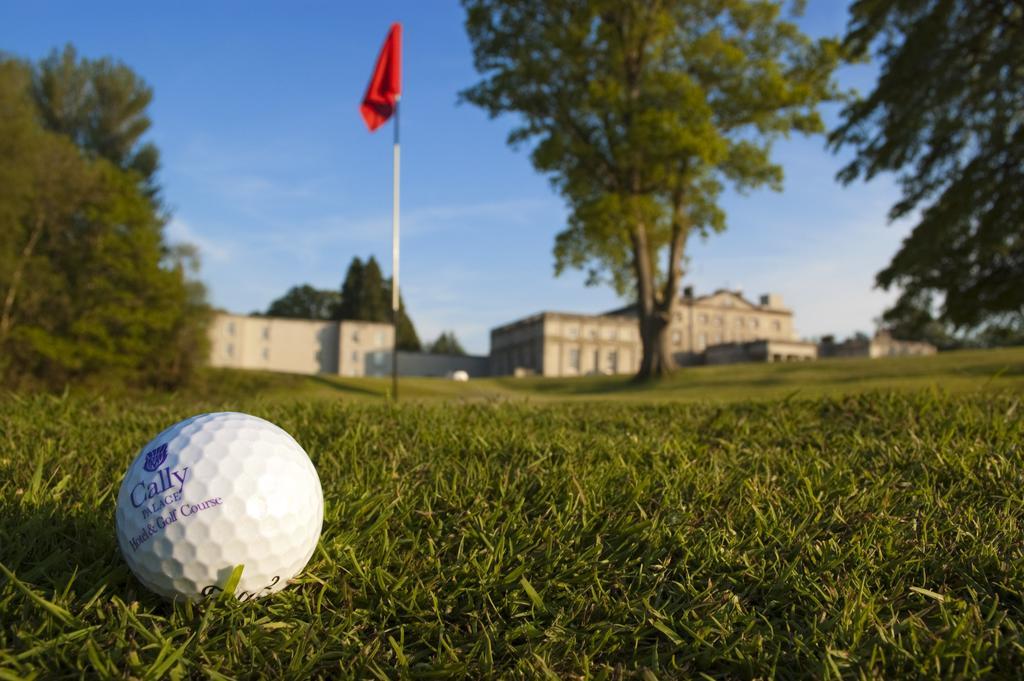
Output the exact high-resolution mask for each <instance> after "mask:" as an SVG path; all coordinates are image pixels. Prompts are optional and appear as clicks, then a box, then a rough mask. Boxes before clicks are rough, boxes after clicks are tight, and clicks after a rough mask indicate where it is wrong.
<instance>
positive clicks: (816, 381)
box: [187, 347, 1024, 404]
mask: <svg viewBox="0 0 1024 681" xmlns="http://www.w3.org/2000/svg"><path fill="white" fill-rule="evenodd" d="M390 388H391V380H390V379H384V378H347V377H344V378H343V377H339V376H298V375H289V374H275V373H270V372H260V371H233V370H210V371H208V372H206V373H205V374H204V376H203V380H202V381H201V382H200V385H198V386H196V387H194V388H193V389H191V390H190V392H189V395H188V396H187V398H188V399H193V400H194V399H201V400H204V401H206V402H209V403H214V404H226V403H231V402H232V401H237V399H238V398H239V396H246V397H247V398H249V399H250V400H251V399H258V398H261V397H262V398H266V399H274V400H282V399H303V400H308V399H319V398H328V399H337V398H339V397H341V398H345V399H352V400H380V399H382V398H384V397H385V396H386V395H387V394H388V392H389V390H390ZM934 388H942V390H944V391H946V392H951V393H969V392H976V391H978V390H979V389H985V390H988V389H1000V388H1002V389H1010V390H1015V391H1018V392H1024V347H1020V348H1007V349H1000V350H971V351H960V352H949V353H942V354H939V355H936V356H933V357H902V358H891V359H829V360H820V361H816V362H796V363H792V364H737V365H728V366H702V367H689V368H686V369H683V370H681V371H680V372H679V373H678V374H677V375H675V376H673V377H672V378H670V379H668V380H665V381H661V382H659V383H656V384H639V385H638V384H635V383H634V382H633V381H631V380H630V378H629V377H627V376H590V377H585V378H540V377H531V378H510V377H501V378H482V379H473V380H471V381H469V382H468V383H456V382H454V381H449V380H445V379H439V378H402V379H401V386H400V391H401V396H402V397H403V398H407V399H411V400H414V401H432V400H438V399H440V400H449V401H450V400H467V401H473V400H476V401H480V400H483V401H489V400H512V401H519V400H527V401H530V402H545V401H551V400H555V401H558V402H565V401H568V400H586V401H598V400H614V401H616V402H622V401H632V402H645V403H647V402H658V401H672V402H679V401H687V402H708V401H713V402H719V403H725V402H735V401H746V400H765V399H778V398H785V397H790V398H791V397H794V396H797V395H799V396H801V397H820V396H834V395H848V394H851V393H857V392H864V391H869V390H900V391H907V390H911V391H912V390H921V389H934Z"/></svg>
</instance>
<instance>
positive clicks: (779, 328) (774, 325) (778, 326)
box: [772, 319, 782, 331]
mask: <svg viewBox="0 0 1024 681" xmlns="http://www.w3.org/2000/svg"><path fill="white" fill-rule="evenodd" d="M772 328H773V329H775V330H776V331H782V322H780V321H779V320H777V319H776V320H775V321H774V322H772Z"/></svg>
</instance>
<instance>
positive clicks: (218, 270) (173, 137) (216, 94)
mask: <svg viewBox="0 0 1024 681" xmlns="http://www.w3.org/2000/svg"><path fill="white" fill-rule="evenodd" d="M392 21H401V22H402V23H403V24H404V33H405V35H404V38H405V44H404V52H405V54H404V65H403V68H404V73H403V79H404V93H403V100H402V105H403V109H402V171H403V172H402V227H403V238H402V271H401V283H402V287H403V295H404V297H405V300H406V304H407V306H408V308H409V311H410V313H411V315H412V318H413V321H414V322H415V323H416V326H417V329H418V330H419V332H420V336H421V338H423V339H425V340H431V339H433V338H435V337H436V336H437V334H438V333H439V332H440V331H441V330H443V329H454V330H455V331H456V333H457V335H458V337H459V338H460V339H461V340H462V341H463V344H464V345H465V346H466V347H467V349H469V350H470V351H473V352H480V353H485V352H487V349H488V330H489V329H490V328H491V327H493V326H496V325H498V324H501V323H504V322H507V321H511V320H513V319H516V318H518V317H521V316H524V315H527V314H531V313H534V312H537V311H540V310H543V309H551V310H565V311H579V312H599V311H602V310H605V309H608V308H611V307H614V306H617V305H619V304H620V301H619V300H618V299H617V298H616V296H615V294H614V292H612V291H611V290H610V289H607V288H587V287H585V286H584V285H583V276H582V275H581V274H578V273H569V274H566V275H563V276H562V277H558V278H555V277H554V273H553V258H552V255H551V248H552V245H553V237H554V235H555V234H556V233H557V232H558V231H559V230H560V229H561V228H562V226H563V224H564V221H565V213H566V211H565V208H564V206H563V205H562V202H561V200H560V199H559V197H558V196H557V195H555V194H554V193H553V192H552V190H551V188H550V185H549V183H548V181H547V179H545V178H544V177H542V176H540V175H538V174H537V173H535V172H534V171H533V169H532V167H531V165H530V163H529V159H528V157H527V154H526V152H525V151H524V150H513V149H510V148H509V147H508V146H506V144H505V136H506V134H507V132H508V130H509V128H510V127H511V125H512V121H511V120H506V119H498V120H496V121H494V120H490V119H488V118H487V116H486V115H485V114H484V113H483V112H482V111H480V110H478V109H476V108H474V107H472V106H470V105H459V104H458V102H457V93H458V92H459V90H460V89H462V88H465V87H467V86H469V85H471V84H472V83H474V82H475V80H476V74H475V72H474V70H473V64H472V59H471V55H470V49H469V43H468V40H467V38H466V35H465V32H464V30H463V26H462V21H463V15H462V10H461V8H460V6H459V4H458V2H457V1H456V0H428V1H423V0H420V1H419V2H415V1H413V0H410V1H407V2H399V1H392V2H376V3H337V2H322V3H321V2H316V3H313V2H295V3H265V2H215V3H198V2H182V3H138V2H132V3H128V2H104V3H82V2H55V1H54V2H39V3H36V2H8V3H5V4H3V5H0V49H2V50H5V51H8V52H11V53H14V54H17V55H19V56H23V57H28V58H32V59H37V58H40V57H43V56H45V55H46V54H47V53H48V52H49V51H50V50H51V49H52V48H54V47H58V46H62V45H64V44H65V43H67V42H71V43H73V44H74V45H75V46H76V47H77V48H78V49H79V51H80V53H81V54H83V55H86V56H89V57H99V56H103V55H110V56H113V57H116V58H118V59H120V60H122V61H124V62H125V63H126V64H128V65H129V66H131V67H132V68H133V69H135V70H136V71H137V72H138V73H139V74H141V75H142V77H143V78H145V80H146V81H147V82H148V83H149V84H150V85H151V86H152V87H153V89H154V91H155V99H154V102H153V105H152V107H151V115H152V118H153V121H154V125H153V128H152V131H151V135H150V137H151V138H152V140H153V141H155V142H156V144H157V145H158V146H159V147H160V149H161V152H162V155H163V168H162V171H161V174H160V178H161V183H162V185H163V187H164V197H165V200H166V201H167V203H168V204H169V206H170V208H171V209H172V211H173V220H172V222H171V223H170V225H169V226H168V234H169V236H170V238H171V239H172V240H185V241H191V242H193V243H195V244H197V245H198V246H199V247H200V250H201V253H202V257H203V269H202V278H203V280H204V281H205V282H206V284H207V285H208V287H209V290H210V298H211V300H212V302H213V303H214V304H215V305H218V306H220V307H223V308H226V309H228V310H231V311H234V312H242V313H247V312H250V311H252V310H261V309H265V308H266V306H267V304H268V303H269V302H270V301H271V300H273V299H274V298H276V297H277V296H279V295H281V294H282V293H284V292H285V291H286V290H287V289H288V288H289V287H290V286H292V285H294V284H299V283H305V282H308V283H311V284H313V285H315V286H318V287H322V288H334V287H336V286H338V285H340V282H341V279H342V277H343V276H344V271H345V269H346V267H347V265H348V263H349V261H350V260H351V259H352V257H353V256H356V255H359V256H362V257H366V256H368V255H370V254H374V255H376V257H377V259H378V260H379V261H381V263H382V266H383V267H384V269H385V272H387V271H389V270H390V253H391V241H390V240H391V229H390V220H391V146H390V145H391V134H392V133H391V129H390V126H387V127H385V128H382V129H381V130H379V131H378V132H377V133H375V134H369V133H368V132H367V131H366V128H365V127H364V125H363V123H362V121H361V119H360V118H359V115H358V104H359V101H360V99H361V97H362V94H363V90H364V89H365V87H366V82H367V80H368V78H369V75H370V71H371V70H372V66H373V62H374V60H375V58H376V56H377V52H378V50H379V48H380V45H381V42H382V41H383V39H384V36H385V34H386V32H387V28H388V26H389V25H390V23H391V22H392ZM802 21H803V26H804V29H805V30H806V31H808V32H809V33H811V34H812V35H825V34H838V33H841V32H842V30H843V28H844V26H845V22H846V10H845V3H844V2H840V1H838V0H810V2H809V3H808V8H807V14H806V15H805V17H804V19H803V20H802ZM873 74H874V68H873V67H871V66H858V67H851V68H846V69H844V70H843V71H842V72H841V74H840V82H841V84H843V85H844V86H846V87H857V88H859V89H860V90H861V91H866V90H867V89H868V88H869V87H870V85H871V82H872V78H873ZM825 113H826V115H827V117H828V120H829V121H830V122H835V120H836V118H835V114H836V109H835V108H834V107H833V108H830V109H827V110H826V112H825ZM844 158H845V155H839V156H834V155H832V154H830V153H829V152H827V151H826V150H825V149H824V142H823V140H822V138H820V137H818V138H813V139H803V138H794V139H792V140H789V141H786V142H783V143H780V144H779V145H778V146H777V148H776V159H777V160H778V161H779V162H781V163H782V164H783V166H784V168H785V172H786V185H785V191H784V192H782V193H774V192H771V191H767V190H765V191H758V192H755V193H753V194H750V195H748V196H736V195H734V194H729V195H727V196H726V197H725V200H724V204H723V205H724V207H725V209H726V211H727V213H728V220H729V228H728V231H727V232H725V233H724V234H720V235H716V236H714V237H711V238H710V239H709V240H707V241H705V242H693V243H692V244H691V247H690V250H689V255H690V258H691V260H690V265H689V268H690V269H689V273H688V275H687V278H686V279H687V282H686V283H688V284H691V285H693V286H694V287H695V288H696V289H697V291H698V292H703V291H708V290H713V289H715V288H719V287H725V286H728V287H732V288H736V287H742V288H743V290H744V291H745V293H747V294H748V295H751V296H755V295H757V294H759V293H762V292H768V291H772V292H777V293H781V294H782V296H783V299H784V300H785V302H786V303H787V305H789V306H791V307H792V308H793V309H794V311H795V314H796V326H797V330H798V332H799V333H800V334H801V335H802V336H808V337H810V336H816V335H821V334H825V333H836V334H839V335H845V334H848V333H851V332H853V331H855V330H865V331H868V330H870V329H871V328H872V327H873V323H872V319H873V318H874V317H876V316H878V314H880V312H881V311H882V309H883V308H884V307H885V306H886V304H887V303H888V302H889V301H890V300H891V299H892V298H893V295H892V294H886V293H884V292H881V291H877V290H874V289H873V286H872V284H873V279H874V274H875V272H877V271H878V270H879V269H881V268H882V267H884V266H885V265H886V264H887V263H888V260H889V258H890V256H891V255H892V254H893V253H894V252H895V250H896V248H897V247H898V245H899V243H900V241H901V240H902V238H903V236H904V235H905V234H906V232H907V230H908V228H909V225H908V224H906V223H901V224H897V225H889V224H888V223H887V220H886V211H887V210H888V207H889V206H890V205H891V204H892V203H893V202H894V200H895V199H896V197H897V195H898V191H897V188H896V186H895V184H894V183H893V182H892V180H891V178H880V179H876V180H875V181H873V182H872V183H870V184H855V185H852V186H850V187H846V188H844V187H841V186H840V185H838V184H837V183H836V182H835V180H834V176H835V173H836V171H837V170H838V169H839V168H840V166H841V165H842V163H843V159H844Z"/></svg>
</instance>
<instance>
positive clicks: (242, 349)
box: [209, 312, 489, 376]
mask: <svg viewBox="0 0 1024 681" xmlns="http://www.w3.org/2000/svg"><path fill="white" fill-rule="evenodd" d="M209 338H210V365H211V366H215V367H232V368H235V369H263V370H266V371H282V372H287V373H293V374H335V375H338V376H390V375H391V351H392V343H393V340H394V329H393V328H392V326H391V325H390V324H381V323H377V322H362V321H354V320H347V319H346V320H341V321H324V320H315V319H284V318H281V317H262V316H259V317H255V316H245V315H237V314H228V313H225V312H220V313H217V314H216V315H214V318H213V321H212V323H211V324H210V329H209ZM458 370H462V371H466V372H467V373H468V374H469V375H470V376H486V375H488V373H489V362H488V358H487V357H479V356H473V355H462V356H453V355H431V354H427V353H424V352H401V351H399V353H398V372H399V373H400V374H401V375H403V376H447V375H448V374H450V373H451V372H453V371H458Z"/></svg>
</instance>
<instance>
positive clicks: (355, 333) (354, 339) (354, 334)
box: [352, 329, 359, 343]
mask: <svg viewBox="0 0 1024 681" xmlns="http://www.w3.org/2000/svg"><path fill="white" fill-rule="evenodd" d="M352 342H353V343H358V342H359V329H355V330H354V331H352Z"/></svg>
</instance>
